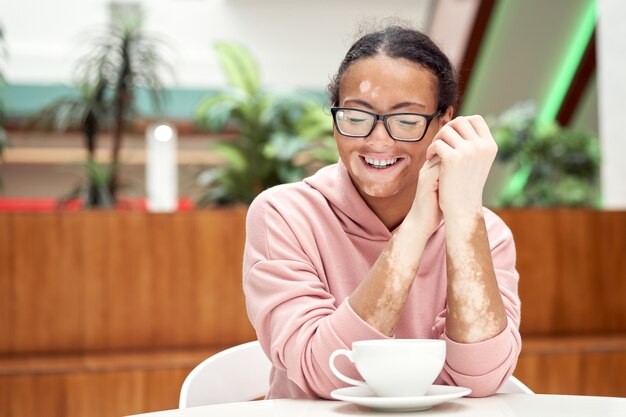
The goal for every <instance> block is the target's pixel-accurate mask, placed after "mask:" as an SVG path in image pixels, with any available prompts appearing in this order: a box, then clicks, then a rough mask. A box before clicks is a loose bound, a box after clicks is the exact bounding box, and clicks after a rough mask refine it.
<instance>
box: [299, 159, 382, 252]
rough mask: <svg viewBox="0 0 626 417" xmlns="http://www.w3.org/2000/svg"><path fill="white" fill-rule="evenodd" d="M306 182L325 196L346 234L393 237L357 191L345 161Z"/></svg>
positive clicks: (369, 238) (321, 171)
mask: <svg viewBox="0 0 626 417" xmlns="http://www.w3.org/2000/svg"><path fill="white" fill-rule="evenodd" d="M304 183H305V184H307V185H308V186H310V187H311V188H313V189H315V190H317V191H318V192H319V193H321V194H322V195H323V196H324V198H325V199H326V200H327V201H328V203H329V206H330V208H331V210H332V211H333V212H334V214H335V215H336V216H337V218H338V219H339V220H340V222H341V224H342V227H343V229H344V231H345V232H346V233H348V234H352V235H355V236H359V237H362V238H366V239H368V240H375V241H388V240H389V239H390V238H391V232H389V230H388V229H387V227H386V226H385V225H384V224H383V222H382V221H381V220H380V219H379V218H378V216H376V214H375V213H374V212H373V211H372V210H371V209H370V208H369V206H368V205H367V204H366V203H365V200H363V198H362V197H361V195H360V194H359V192H358V191H357V189H356V187H355V186H354V184H353V183H352V179H351V178H350V174H349V173H348V170H347V169H346V167H345V165H344V164H343V162H341V161H340V162H338V163H336V164H333V165H329V166H326V167H324V168H322V169H320V170H319V171H317V172H316V173H315V174H314V175H312V176H310V177H308V178H305V179H304Z"/></svg>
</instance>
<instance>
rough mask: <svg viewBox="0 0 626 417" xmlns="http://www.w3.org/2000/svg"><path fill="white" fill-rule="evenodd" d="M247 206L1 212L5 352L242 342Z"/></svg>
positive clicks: (0, 319) (248, 335)
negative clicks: (153, 211)
mask: <svg viewBox="0 0 626 417" xmlns="http://www.w3.org/2000/svg"><path fill="white" fill-rule="evenodd" d="M244 218H245V210H243V209H241V210H232V211H230V210H229V211H221V210H218V211H197V212H190V213H177V214H175V215H167V214H162V215H159V214H146V213H131V212H126V213H120V212H104V211H103V212H78V213H33V214H13V213H9V214H7V213H3V214H0V226H1V227H2V229H1V232H0V251H1V252H0V265H1V266H0V268H1V269H0V271H1V273H2V276H1V277H0V294H2V295H0V297H2V303H1V305H0V332H1V333H2V334H1V335H0V355H1V354H11V353H36V352H64V351H92V350H98V351H99V350H107V349H108V350H116V349H146V348H148V349H154V348H167V347H180V346H185V347H189V346H207V345H211V344H215V343H220V344H236V343H240V342H244V341H247V340H251V339H254V338H255V335H254V331H253V329H252V328H251V326H250V324H249V323H248V320H247V316H246V312H245V305H244V299H243V294H242V291H241V264H242V252H243V240H244V235H245V230H244Z"/></svg>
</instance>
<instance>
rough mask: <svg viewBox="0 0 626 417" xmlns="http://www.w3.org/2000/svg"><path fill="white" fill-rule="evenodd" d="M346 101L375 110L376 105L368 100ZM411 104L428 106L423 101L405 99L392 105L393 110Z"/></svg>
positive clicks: (422, 106)
mask: <svg viewBox="0 0 626 417" xmlns="http://www.w3.org/2000/svg"><path fill="white" fill-rule="evenodd" d="M346 103H354V104H359V105H361V106H363V107H367V108H368V109H370V110H374V107H373V106H372V105H371V104H369V103H368V102H367V101H363V100H359V99H348V100H346V101H345V102H344V105H345V104H346ZM409 106H418V107H421V108H423V109H425V108H426V106H424V105H423V104H421V103H417V102H414V101H403V102H401V103H398V104H394V105H393V106H392V107H391V110H398V109H401V108H403V107H409Z"/></svg>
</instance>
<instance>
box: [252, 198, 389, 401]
mask: <svg viewBox="0 0 626 417" xmlns="http://www.w3.org/2000/svg"><path fill="white" fill-rule="evenodd" d="M268 194H269V193H267V192H266V193H264V194H261V196H259V197H257V199H256V200H255V201H254V202H253V203H252V205H251V206H250V209H249V211H248V217H247V224H246V230H247V236H246V246H245V252H244V270H243V280H244V282H243V288H244V293H245V295H246V305H247V309H248V315H249V317H250V320H251V322H252V324H253V326H254V328H255V329H256V332H257V336H258V339H259V341H260V343H261V345H262V347H263V349H264V351H265V352H266V354H268V356H269V358H270V360H271V361H272V364H273V366H274V367H276V368H278V369H280V370H283V371H285V372H286V373H287V377H288V378H289V380H290V381H292V382H293V383H295V384H296V385H297V386H298V387H299V388H300V389H301V390H302V391H303V392H304V393H305V394H306V395H308V396H310V397H322V398H329V397H330V392H331V391H332V390H334V389H336V388H338V387H339V386H338V385H337V383H339V382H338V380H337V378H336V377H334V375H333V374H332V373H331V371H330V368H329V366H328V359H329V357H330V355H331V353H332V352H333V351H335V350H336V349H341V348H343V349H350V348H351V346H352V342H353V341H357V340H364V339H382V338H386V336H385V335H383V334H382V333H380V332H378V331H377V330H376V329H374V328H373V327H371V326H370V325H369V324H367V323H366V322H365V321H363V320H362V319H361V318H360V317H359V316H358V315H357V314H356V313H355V312H354V311H353V310H352V308H351V307H350V305H349V303H348V302H347V299H346V300H344V301H343V302H342V303H341V304H339V305H337V302H336V300H335V298H334V297H333V296H332V295H331V294H330V292H329V289H328V288H327V287H326V285H325V284H324V283H323V282H322V281H321V280H320V278H319V276H318V274H317V271H316V270H315V267H314V266H313V263H312V262H311V261H310V259H309V258H308V256H307V255H306V253H305V252H304V250H303V249H302V247H301V245H300V244H299V241H298V237H297V235H296V234H295V233H294V231H293V230H292V229H291V227H290V226H289V225H288V223H287V221H285V219H284V218H283V216H282V214H281V211H280V210H281V209H279V208H278V207H276V206H274V205H273V204H272V203H271V201H270V198H269V197H268ZM271 200H272V201H276V200H277V199H271ZM282 210H285V209H284V208H282ZM299 233H306V231H299ZM343 359H345V358H344V357H339V358H338V359H337V367H338V368H339V369H340V370H341V371H342V372H344V373H345V374H346V375H348V376H351V377H353V378H357V379H358V378H360V377H359V375H358V373H356V370H355V369H354V367H353V366H351V365H350V364H349V362H348V361H347V359H345V361H342V360H343Z"/></svg>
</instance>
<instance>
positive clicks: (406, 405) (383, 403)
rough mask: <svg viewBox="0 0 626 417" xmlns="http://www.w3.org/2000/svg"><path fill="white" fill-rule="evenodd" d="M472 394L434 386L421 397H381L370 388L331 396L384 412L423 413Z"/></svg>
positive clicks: (348, 389)
mask: <svg viewBox="0 0 626 417" xmlns="http://www.w3.org/2000/svg"><path fill="white" fill-rule="evenodd" d="M471 392H472V390H471V389H469V388H463V387H452V386H448V385H432V386H431V387H430V388H428V390H427V391H426V395H423V396H419V397H379V396H377V395H376V394H375V393H374V391H372V390H371V388H369V387H368V386H365V385H363V386H358V387H348V388H339V389H336V390H334V391H333V392H331V393H330V396H331V397H333V398H335V399H337V400H341V401H348V402H351V403H353V404H358V405H362V406H365V407H369V408H373V409H375V410H383V411H422V410H428V409H429V408H431V407H432V406H434V405H437V404H441V403H443V402H446V401H449V400H452V399H455V398H459V397H464V396H466V395H468V394H470V393H471Z"/></svg>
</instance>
